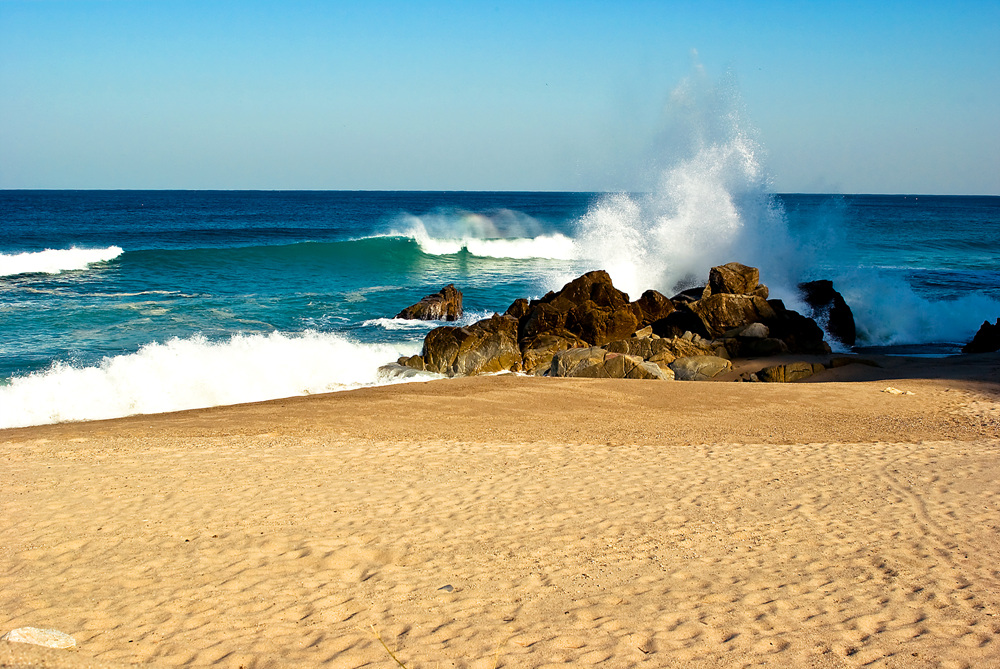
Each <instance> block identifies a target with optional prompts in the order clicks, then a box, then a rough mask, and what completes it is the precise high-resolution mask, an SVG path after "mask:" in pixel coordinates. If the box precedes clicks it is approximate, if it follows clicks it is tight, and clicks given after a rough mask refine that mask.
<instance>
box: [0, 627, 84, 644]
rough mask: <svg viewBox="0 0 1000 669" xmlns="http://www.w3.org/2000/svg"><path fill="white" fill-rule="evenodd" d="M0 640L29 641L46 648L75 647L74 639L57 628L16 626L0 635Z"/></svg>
mask: <svg viewBox="0 0 1000 669" xmlns="http://www.w3.org/2000/svg"><path fill="white" fill-rule="evenodd" d="M0 641H10V642H12V643H30V644H32V645H34V646H45V647H46V648H62V649H68V648H76V639H74V638H73V637H71V636H70V635H68V634H65V633H63V632H60V631H58V630H45V629H39V628H37V627H18V628H17V629H14V630H11V631H9V632H7V633H6V634H4V635H3V636H2V637H0Z"/></svg>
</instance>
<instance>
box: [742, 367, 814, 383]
mask: <svg viewBox="0 0 1000 669" xmlns="http://www.w3.org/2000/svg"><path fill="white" fill-rule="evenodd" d="M824 369H826V367H824V366H823V365H822V364H820V363H818V362H789V363H787V364H784V365H774V366H771V367H765V368H764V369H762V370H760V371H759V372H757V374H756V375H755V376H756V377H757V380H758V381H761V382H763V383H793V382H795V381H801V380H802V379H807V378H809V377H810V376H812V375H813V374H819V373H820V372H822V371H823V370H824Z"/></svg>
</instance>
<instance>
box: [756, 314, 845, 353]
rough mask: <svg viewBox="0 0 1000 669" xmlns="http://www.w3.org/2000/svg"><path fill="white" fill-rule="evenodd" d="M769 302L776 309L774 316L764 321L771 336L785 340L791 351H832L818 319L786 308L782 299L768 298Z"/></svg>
mask: <svg viewBox="0 0 1000 669" xmlns="http://www.w3.org/2000/svg"><path fill="white" fill-rule="evenodd" d="M767 303H768V305H770V306H771V308H772V310H773V311H774V316H773V317H771V318H768V319H765V321H764V323H765V325H767V327H768V329H769V330H770V331H771V336H772V337H774V338H776V339H780V340H782V341H783V342H785V344H787V345H788V350H789V351H791V352H792V353H812V354H819V355H824V354H827V353H829V352H830V346H829V344H827V343H826V342H825V341H824V340H823V330H822V329H821V328H820V327H819V325H817V324H816V321H814V320H813V319H811V318H809V317H807V316H803V315H802V314H800V313H798V312H797V311H792V310H791V309H787V308H785V305H784V303H783V302H782V301H781V300H768V301H767Z"/></svg>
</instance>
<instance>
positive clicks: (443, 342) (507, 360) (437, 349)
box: [399, 315, 522, 376]
mask: <svg viewBox="0 0 1000 669" xmlns="http://www.w3.org/2000/svg"><path fill="white" fill-rule="evenodd" d="M399 364H401V365H406V366H408V367H417V366H418V365H422V368H423V369H424V370H425V371H428V372H437V373H438V374H447V375H448V376H473V375H476V374H490V373H495V372H506V371H512V372H516V371H520V370H521V364H522V363H521V351H520V349H519V348H518V345H517V320H516V319H514V318H512V317H510V316H499V315H494V316H493V317H492V318H487V319H484V320H481V321H478V322H476V323H473V324H472V325H469V326H466V327H455V326H444V327H439V328H434V329H433V330H431V331H430V332H428V333H427V336H426V337H425V338H424V348H423V351H422V352H421V354H420V356H414V357H413V358H400V360H399Z"/></svg>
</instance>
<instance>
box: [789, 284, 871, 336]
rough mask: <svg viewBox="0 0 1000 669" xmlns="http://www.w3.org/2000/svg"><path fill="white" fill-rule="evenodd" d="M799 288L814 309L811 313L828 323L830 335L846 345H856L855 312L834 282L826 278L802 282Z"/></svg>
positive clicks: (817, 318)
mask: <svg viewBox="0 0 1000 669" xmlns="http://www.w3.org/2000/svg"><path fill="white" fill-rule="evenodd" d="M799 290H800V291H802V297H803V299H805V301H806V304H808V305H809V308H810V309H811V310H812V313H811V314H810V315H811V316H812V317H813V318H814V319H816V320H818V321H820V322H824V323H826V328H827V331H828V332H829V333H830V336H831V337H834V338H836V339H837V340H838V341H840V342H841V343H842V344H844V345H845V346H854V343H855V341H856V340H857V326H856V325H855V323H854V313H853V312H852V311H851V308H850V307H849V306H847V302H845V301H844V296H843V295H841V294H840V293H838V292H837V291H836V290H834V288H833V282H832V281H827V280H825V279H824V280H820V281H809V282H808V283H800V284H799Z"/></svg>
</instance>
